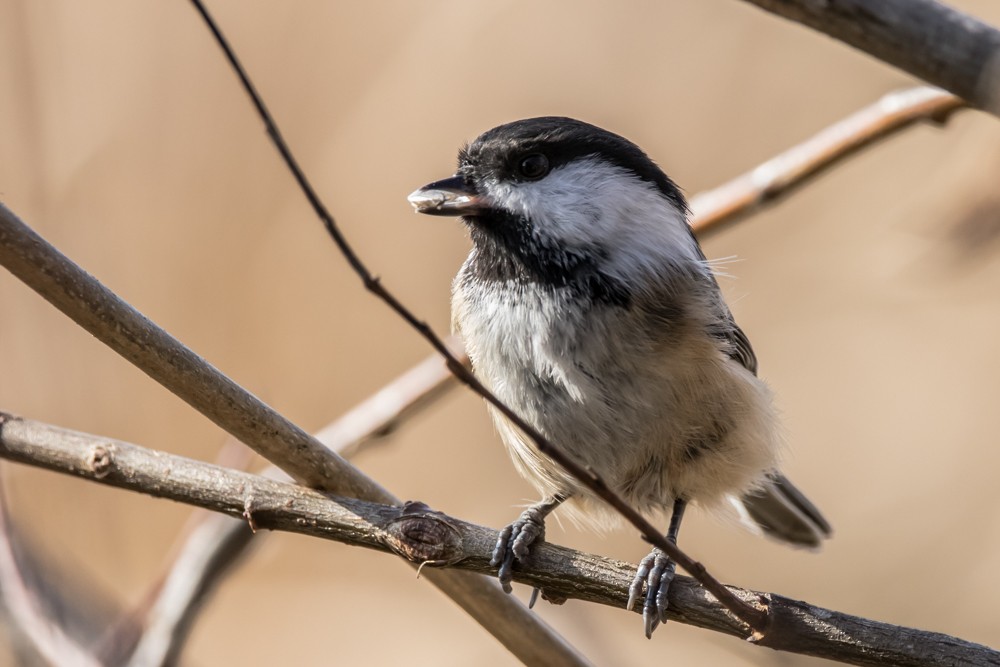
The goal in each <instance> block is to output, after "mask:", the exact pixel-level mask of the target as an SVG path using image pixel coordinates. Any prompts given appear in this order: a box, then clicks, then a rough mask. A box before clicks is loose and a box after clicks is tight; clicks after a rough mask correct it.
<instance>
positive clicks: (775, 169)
mask: <svg viewBox="0 0 1000 667" xmlns="http://www.w3.org/2000/svg"><path fill="white" fill-rule="evenodd" d="M965 106H966V103H965V102H964V101H963V100H961V99H960V98H958V97H955V96H954V95H950V94H948V93H946V92H944V91H943V90H939V89H937V88H931V87H929V86H919V87H916V88H907V89H905V90H899V91H895V92H892V93H889V94H887V95H884V96H883V97H881V98H880V99H879V100H878V101H876V102H875V103H874V104H872V105H870V106H867V107H865V108H864V109H861V110H859V111H857V112H855V113H853V114H851V115H850V116H848V117H847V118H844V119H843V120H841V121H839V122H837V123H834V124H833V125H830V126H829V127H827V128H825V129H823V130H821V131H820V132H819V133H817V134H815V135H813V136H812V137H810V138H809V139H806V140H805V141H803V142H802V143H800V144H798V145H796V146H793V147H792V148H790V149H789V150H787V151H785V152H784V153H781V154H780V155H777V156H775V157H773V158H771V159H770V160H768V161H767V162H764V163H763V164H761V165H759V166H757V167H755V168H754V169H751V170H750V171H748V172H747V173H745V174H743V175H742V176H737V177H736V178H734V179H733V180H731V181H729V182H728V183H724V184H723V185H720V186H719V187H717V188H715V189H713V190H709V191H708V192H703V193H700V194H698V195H695V197H694V198H693V199H692V200H691V210H692V216H691V226H692V227H693V228H694V230H695V231H696V232H699V233H702V234H704V233H706V232H711V231H716V230H718V229H720V228H721V227H722V226H723V225H724V224H725V223H728V222H732V221H734V220H738V219H739V218H741V217H743V216H745V215H749V214H751V213H754V212H756V211H757V210H759V209H760V208H761V207H764V206H767V205H771V204H774V203H776V202H777V200H778V199H779V198H780V197H786V196H788V195H789V194H791V193H793V192H795V191H796V190H797V189H798V188H800V187H802V186H803V185H805V184H807V183H808V182H810V181H811V180H812V179H813V178H814V177H816V176H818V175H820V174H822V173H823V172H825V171H826V170H828V169H830V168H832V167H833V166H834V165H836V164H838V163H839V162H841V161H842V160H845V159H847V158H848V157H850V156H852V155H854V154H855V153H857V152H858V151H860V150H862V149H863V148H866V147H868V146H870V145H871V144H872V143H874V142H876V141H879V140H881V139H886V138H888V137H890V136H892V135H894V134H895V133H897V132H899V131H900V130H904V129H906V128H908V127H910V126H911V125H913V124H914V123H917V122H920V121H928V120H929V121H932V122H935V123H944V122H946V121H947V120H948V118H949V117H950V116H951V114H952V113H954V112H955V111H957V110H959V109H961V108H963V107H965Z"/></svg>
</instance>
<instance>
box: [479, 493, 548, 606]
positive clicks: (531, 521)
mask: <svg viewBox="0 0 1000 667" xmlns="http://www.w3.org/2000/svg"><path fill="white" fill-rule="evenodd" d="M546 510H547V511H546ZM550 511H551V509H550V508H544V507H540V506H538V505H534V506H532V507H529V508H528V509H526V510H524V512H522V513H521V516H520V517H518V519H517V521H515V522H514V523H512V524H510V525H509V526H507V527H506V528H504V529H503V530H501V531H500V534H499V535H498V536H497V545H496V547H494V548H493V557H492V558H490V565H491V566H493V567H496V568H499V570H498V571H497V578H498V579H499V580H500V585H501V586H502V587H503V590H504V592H506V593H510V592H511V585H510V582H511V581H512V580H513V569H514V562H515V561H519V560H524V559H525V558H526V557H527V555H528V548H529V547H530V546H531V545H532V544H534V543H535V542H536V541H537V542H540V541H542V540H543V539H545V517H546V515H547V514H548V513H549V512H550ZM537 598H538V589H537V588H536V589H535V590H534V591H533V592H532V595H531V605H529V606H532V605H534V603H535V600H536V599H537Z"/></svg>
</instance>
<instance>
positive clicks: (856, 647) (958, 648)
mask: <svg viewBox="0 0 1000 667" xmlns="http://www.w3.org/2000/svg"><path fill="white" fill-rule="evenodd" d="M0 457H3V458H8V459H11V460H14V461H19V462H22V463H27V464H30V465H35V466H40V467H44V468H48V469H50V470H55V471H58V472H63V473H67V474H71V475H75V476H79V477H84V478H87V479H89V480H92V481H98V482H100V483H102V484H107V485H111V486H116V487H120V488H125V489H129V490H133V491H139V492H142V493H147V494H150V495H153V496H156V497H163V498H170V499H173V500H176V501H179V502H184V503H189V504H192V505H197V506H199V507H204V508H206V509H210V510H213V511H216V512H222V513H225V514H228V515H229V516H233V517H244V516H249V517H250V519H251V520H252V521H253V524H254V525H255V526H257V527H259V528H268V529H274V530H283V531H289V532H295V533H300V534H305V535H312V536H315V537H322V538H325V539H331V540H337V541H340V542H345V543H348V544H354V545H358V546H363V547H367V548H370V549H376V550H380V551H388V552H393V553H396V554H398V555H400V556H403V557H405V558H408V559H410V560H411V561H414V562H419V563H425V564H427V565H432V566H434V565H436V566H445V567H451V568H458V569H462V570H467V571H471V572H490V571H491V568H490V566H489V558H490V553H491V551H492V547H493V542H494V540H495V531H493V530H491V529H488V528H485V527H481V526H476V525H474V524H470V523H467V522H464V521H461V520H458V519H455V518H452V517H448V516H446V515H444V514H441V513H440V512H433V511H431V510H430V509H429V508H427V507H426V506H424V505H422V504H420V503H408V504H407V505H406V506H404V507H395V506H387V505H380V504H374V503H369V502H364V501H360V500H355V499H348V498H338V497H330V496H327V495H325V494H323V493H320V492H317V491H314V490H311V489H307V488H304V487H301V486H296V485H293V484H288V483H284V482H279V481H275V480H271V479H267V478H264V477H260V476H257V475H251V474H248V473H244V472H238V471H235V470H229V469H226V468H221V467H219V466H215V465H211V464H207V463H200V462H197V461H193V460H191V459H186V458H183V457H180V456H174V455H170V454H166V453H164V452H157V451H152V450H148V449H145V448H142V447H138V446H136V445H132V444H128V443H125V442H121V441H117V440H110V439H108V438H101V437H97V436H91V435H87V434H83V433H78V432H74V431H68V430H65V429H61V428H57V427H54V426H49V425H46V424H42V423H39V422H34V421H30V420H26V419H20V418H18V417H14V416H11V415H5V414H3V413H0ZM247 530H249V529H247ZM423 571H424V572H426V573H429V572H431V571H432V570H430V569H429V568H424V570H423ZM632 574H633V566H632V565H630V564H628V563H624V562H621V561H616V560H611V559H607V558H603V557H600V556H595V555H592V554H585V553H581V552H578V551H574V550H572V549H567V548H564V547H558V546H555V545H551V544H548V543H542V544H540V545H538V548H537V549H536V550H534V551H533V552H532V554H531V556H530V557H529V558H528V559H527V560H526V561H525V563H524V567H523V568H521V569H519V570H518V571H516V572H515V578H516V579H517V580H518V581H521V582H523V583H526V584H530V585H534V586H540V587H544V588H545V590H546V591H547V593H548V594H549V595H554V596H562V597H564V598H566V599H568V598H573V599H579V600H585V601H589V602H598V603H601V604H606V605H610V606H614V607H617V608H623V607H624V602H625V599H626V598H627V596H628V587H629V584H630V582H631V579H632ZM729 590H730V592H731V593H732V594H733V595H735V596H737V597H739V598H740V599H743V600H747V601H760V602H763V603H764V604H766V605H767V606H768V608H769V618H770V626H769V631H768V633H767V635H765V636H764V637H763V638H759V639H758V642H757V643H760V644H761V645H762V646H766V647H769V648H772V649H777V650H782V651H789V652H794V653H802V654H805V655H813V656H818V657H825V658H828V659H833V660H839V661H841V662H846V663H850V664H855V665H884V664H893V665H904V666H907V665H908V666H912V667H922V666H928V665H944V664H962V665H971V666H985V665H993V666H998V665H1000V652H997V651H994V650H992V649H990V648H987V647H985V646H981V645H978V644H973V643H971V642H967V641H964V640H961V639H958V638H955V637H950V636H947V635H943V634H939V633H934V632H926V631H922V630H916V629H912V628H905V627H900V626H895V625H890V624H886V623H880V622H876V621H871V620H868V619H864V618H859V617H856V616H851V615H848V614H842V613H840V612H836V611H832V610H828V609H822V608H819V607H815V606H813V605H810V604H807V603H805V602H799V601H795V600H790V599H788V598H785V597H782V596H780V595H775V594H771V593H760V592H756V591H749V590H744V589H740V588H734V587H731V588H729ZM669 595H670V608H669V614H670V616H671V618H673V619H675V620H677V621H680V622H683V623H688V624H692V625H696V626H699V627H703V628H707V629H711V630H715V631H718V632H722V633H725V634H729V635H733V636H737V637H742V636H744V634H745V632H744V630H743V627H742V624H741V623H740V622H739V621H737V620H736V619H735V618H733V616H732V615H731V614H729V613H728V612H727V610H726V609H724V608H723V607H722V606H721V605H720V604H719V603H718V602H716V601H714V600H713V599H712V598H711V597H710V596H708V595H706V594H705V592H704V590H703V589H702V588H700V587H699V586H698V585H697V584H696V583H695V582H694V581H693V580H692V579H689V578H687V577H680V576H679V577H678V578H677V580H676V581H675V582H674V586H673V587H672V588H671V590H670V593H669Z"/></svg>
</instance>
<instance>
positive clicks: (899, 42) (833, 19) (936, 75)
mask: <svg viewBox="0 0 1000 667" xmlns="http://www.w3.org/2000/svg"><path fill="white" fill-rule="evenodd" d="M746 2H750V3H752V4H754V5H757V6H758V7H761V8H762V9H764V10H766V11H769V12H772V13H774V14H778V15H779V16H783V17H785V18H787V19H791V20H793V21H798V22H799V23H802V24H804V25H807V26H809V27H810V28H813V29H814V30H818V31H819V32H823V33H826V34H827V35H829V36H830V37H833V38H834V39H839V40H840V41H842V42H844V43H846V44H849V45H851V46H853V47H854V48H856V49H859V50H861V51H864V52H866V53H868V54H870V55H872V56H874V57H876V58H878V59H879V60H883V61H885V62H887V63H889V64H890V65H895V66H896V67H898V68H899V69H901V70H904V71H906V72H909V73H910V74H912V75H914V76H916V77H919V78H921V79H923V80H924V81H927V82H928V83H932V84H934V85H935V86H940V87H941V88H944V89H945V90H949V91H951V92H953V93H955V94H956V95H958V96H959V97H963V98H965V99H966V100H968V101H969V102H970V103H971V104H972V105H973V106H976V107H979V108H980V109H983V110H984V111H989V112H990V113H992V114H993V115H995V116H1000V30H997V29H996V28H994V27H993V26H991V25H989V24H988V23H984V22H983V21H980V20H979V19H977V18H975V17H973V16H970V15H968V14H963V13H962V12H960V11H958V10H956V9H953V8H951V7H949V6H947V5H944V4H942V3H940V2H936V1H935V0H877V1H876V2H873V1H872V0H836V1H834V2H816V0H746Z"/></svg>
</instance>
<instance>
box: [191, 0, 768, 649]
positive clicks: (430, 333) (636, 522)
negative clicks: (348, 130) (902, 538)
mask: <svg viewBox="0 0 1000 667" xmlns="http://www.w3.org/2000/svg"><path fill="white" fill-rule="evenodd" d="M191 1H192V3H193V4H194V6H195V8H196V9H197V11H198V12H199V14H201V16H202V18H203V19H204V20H205V23H206V25H207V26H208V28H209V30H210V31H211V32H212V35H213V36H214V37H215V39H216V41H217V42H218V44H219V47H220V48H221V49H222V51H223V52H224V53H225V55H226V58H227V59H228V60H229V63H230V65H232V67H233V70H234V71H235V72H236V74H237V76H238V77H239V79H240V82H241V83H242V84H243V88H244V90H245V91H246V93H247V95H248V96H249V97H250V100H251V102H252V103H253V105H254V107H255V108H256V110H257V113H258V114H259V115H260V117H261V120H262V121H263V122H264V125H265V127H266V128H267V134H268V136H270V137H271V141H272V142H273V143H274V145H275V147H276V148H277V149H278V152H279V153H280V154H281V157H282V159H283V160H284V161H285V164H286V166H287V167H288V169H289V171H291V173H292V175H293V177H294V178H295V180H296V182H297V183H298V185H299V188H300V189H301V190H302V193H303V194H304V195H305V197H306V199H307V200H308V201H309V203H310V205H311V206H312V208H313V211H314V212H315V213H316V215H317V216H318V217H319V219H320V220H321V221H322V223H323V226H324V227H325V228H326V230H327V232H328V233H329V234H330V237H331V238H332V239H333V241H334V243H336V245H337V247H338V248H339V250H340V252H341V254H343V256H344V258H345V259H346V260H347V263H348V264H349V265H350V266H351V268H352V269H353V270H354V272H355V273H357V274H358V276H359V277H360V278H361V281H362V283H363V284H364V287H365V289H367V290H368V291H369V292H371V293H372V294H374V295H375V296H376V297H378V298H379V299H381V300H382V301H383V302H384V303H385V304H386V305H387V306H389V308H391V309H392V310H393V311H394V312H395V313H396V314H397V315H399V316H400V317H401V318H403V320H405V321H406V322H407V323H408V324H409V325H410V326H411V327H413V328H414V329H415V330H416V331H417V332H418V333H419V334H420V335H421V336H422V337H423V338H424V339H425V340H426V341H427V342H428V343H429V344H430V345H431V347H433V348H434V350H436V351H437V352H438V354H440V355H441V356H442V357H444V358H445V361H446V362H447V365H448V370H450V371H451V372H452V373H453V374H454V375H455V377H457V378H458V379H459V381H460V382H462V383H463V384H465V385H466V386H468V387H469V388H470V389H471V390H472V391H474V392H475V393H477V394H479V395H480V396H482V397H483V399H485V400H486V401H487V402H488V403H490V404H491V405H493V406H494V407H495V408H496V409H497V410H499V411H500V412H501V413H502V414H503V415H504V416H505V417H507V418H508V419H509V420H510V421H511V423H513V424H514V425H515V426H517V427H518V428H519V429H520V430H521V431H522V432H523V433H524V434H525V435H526V436H527V437H528V439H529V440H531V441H532V442H533V443H534V444H535V446H536V447H537V448H538V450H539V451H540V452H542V453H543V454H545V455H546V456H548V457H549V458H550V459H552V460H553V461H555V462H556V463H557V464H559V465H560V466H562V467H563V468H564V469H565V470H566V471H567V472H569V473H570V474H571V475H572V476H573V477H574V478H576V479H578V480H579V481H580V482H581V483H582V484H583V485H584V486H586V487H587V488H588V489H590V490H591V491H593V492H594V493H595V494H597V495H598V497H600V498H601V499H603V500H604V501H605V502H606V503H608V504H609V505H611V506H612V507H613V508H615V509H616V510H617V511H618V512H619V513H620V514H621V515H622V516H623V517H625V519H626V520H628V521H629V523H631V524H632V525H633V526H635V527H636V528H637V529H638V530H639V532H640V534H641V535H642V537H643V539H645V540H646V541H647V542H649V543H650V544H652V545H653V546H656V547H657V548H659V549H661V550H662V551H663V552H664V553H666V554H667V555H668V556H669V557H670V558H671V559H672V560H673V561H674V562H675V563H676V564H677V565H679V566H681V567H682V568H684V569H685V570H687V571H688V572H689V573H690V574H691V576H693V577H694V578H695V579H697V580H698V582H699V583H700V584H701V585H702V586H704V587H705V588H706V590H708V591H709V592H711V593H712V594H713V595H714V596H715V597H716V598H717V599H718V600H719V602H721V603H722V604H723V605H725V606H726V608H727V609H729V610H730V611H731V612H732V613H733V614H735V615H736V616H737V617H738V618H739V619H740V620H742V621H743V622H744V623H746V624H747V625H748V626H750V628H751V629H752V630H753V634H754V635H755V636H763V634H764V633H765V631H766V628H767V611H766V610H761V609H757V608H755V607H753V606H751V605H749V604H747V603H745V602H743V601H742V600H740V599H739V598H738V597H736V596H735V595H734V594H732V593H731V592H730V591H729V589H727V588H726V587H725V586H724V585H723V584H722V582H720V581H719V580H718V579H716V578H715V577H713V576H711V575H710V574H709V573H708V571H707V570H706V569H705V566H703V565H702V564H701V563H699V562H697V561H695V560H694V559H692V558H690V557H689V556H687V554H685V553H684V552H683V551H681V550H680V549H679V548H677V545H675V544H674V543H672V542H670V541H669V540H667V539H666V537H665V535H664V534H662V533H661V532H660V531H658V530H657V529H656V527H655V526H653V524H651V523H650V522H649V521H647V520H646V519H645V518H644V517H643V516H642V515H641V514H639V513H638V512H637V511H636V510H634V509H632V508H631V507H630V506H629V505H628V503H626V502H625V501H624V500H623V499H622V498H621V497H620V496H619V495H618V494H617V493H615V492H614V491H613V490H612V489H611V488H609V487H608V485H607V484H606V483H605V482H604V480H602V479H601V478H600V477H599V476H598V475H597V474H596V473H595V472H594V471H593V470H589V469H586V468H584V467H583V466H581V465H580V464H579V463H577V462H576V461H575V460H573V459H572V458H571V457H570V456H568V455H567V454H566V453H565V452H563V451H562V450H561V449H559V448H558V447H556V446H555V445H553V444H552V443H551V442H550V441H549V440H548V439H546V438H545V437H544V436H543V435H542V434H541V433H540V432H539V431H538V430H537V429H536V428H534V427H533V426H532V425H531V424H529V423H528V422H526V421H525V420H524V419H522V418H521V417H520V415H518V414H517V413H515V412H514V411H513V410H511V409H510V408H509V407H507V406H506V405H505V404H504V403H503V401H501V400H500V399H499V398H497V397H496V396H495V395H494V394H493V393H492V392H491V391H489V389H487V388H486V387H485V386H484V385H483V384H482V383H481V382H480V381H479V380H478V379H476V377H475V376H474V375H473V374H472V372H471V371H470V370H469V369H467V368H466V367H465V365H464V364H462V363H461V362H460V361H459V360H458V358H457V357H456V356H455V355H453V354H452V353H451V350H449V349H448V346H447V345H445V343H444V341H443V340H442V339H441V338H440V337H439V336H438V335H437V334H436V333H435V332H434V330H433V329H431V327H430V326H429V325H428V324H427V323H426V322H424V321H422V320H420V319H419V318H418V317H417V316H416V315H415V314H414V313H413V312H412V311H411V310H410V309H409V308H407V307H406V306H405V305H403V303H402V302H401V301H400V300H399V299H397V298H396V296H395V295H393V294H392V293H391V292H390V291H389V290H388V289H386V288H385V286H383V285H382V283H381V282H380V281H379V279H378V278H376V277H375V276H374V275H373V274H372V273H371V271H369V270H368V267H367V266H366V265H365V264H364V263H363V262H362V261H361V258H360V257H359V256H358V255H357V253H355V252H354V249H353V248H352V247H351V245H350V244H349V243H348V242H347V238H346V237H345V236H344V235H343V234H342V233H341V231H340V229H339V228H338V227H337V224H336V222H335V221H334V219H333V216H332V215H331V214H330V212H329V211H328V210H327V208H326V206H325V205H324V204H323V202H322V201H321V200H320V198H319V195H318V194H317V193H316V191H315V190H314V189H313V187H312V185H311V184H310V183H309V180H308V179H307V178H306V175H305V173H304V172H303V171H302V169H301V168H300V167H299V165H298V162H297V160H296V159H295V157H294V156H293V155H292V152H291V149H290V148H289V146H288V144H287V143H286V142H285V140H284V138H282V136H281V132H280V130H279V129H278V126H277V124H276V123H275V121H274V119H273V118H272V116H271V114H270V112H269V111H268V110H267V107H266V106H265V104H264V101H263V99H262V98H261V96H260V95H259V94H258V93H257V90H256V87H255V86H254V85H253V83H252V82H251V81H250V77H249V76H248V75H247V73H246V71H245V70H244V69H243V66H242V65H241V64H240V61H239V59H238V58H237V57H236V54H235V52H234V51H233V50H232V48H231V47H230V45H229V43H228V41H227V40H226V38H225V37H224V36H223V34H222V31H221V30H220V29H219V27H218V26H217V25H216V23H215V21H214V20H213V19H212V17H211V16H210V15H209V13H208V10H207V9H206V8H205V7H204V5H203V4H202V3H201V2H200V0H191Z"/></svg>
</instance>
